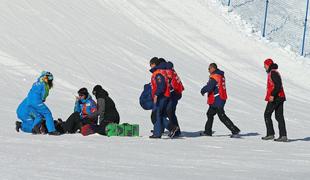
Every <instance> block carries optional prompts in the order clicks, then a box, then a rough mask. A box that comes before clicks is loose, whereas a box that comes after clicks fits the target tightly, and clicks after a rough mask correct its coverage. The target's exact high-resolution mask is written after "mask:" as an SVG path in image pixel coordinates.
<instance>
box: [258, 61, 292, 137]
mask: <svg viewBox="0 0 310 180" xmlns="http://www.w3.org/2000/svg"><path fill="white" fill-rule="evenodd" d="M264 68H265V70H266V72H267V73H268V77H267V93H266V97H265V100H266V101H267V102H268V103H267V106H266V110H265V113H264V118H265V124H266V128H267V135H266V136H265V137H262V140H272V139H274V138H275V137H274V135H275V132H274V129H273V124H272V119H271V116H272V113H273V112H274V111H275V116H276V120H277V121H278V124H279V134H280V135H279V138H278V139H275V141H280V142H286V141H288V139H287V133H286V127H285V120H284V115H283V105H284V101H285V100H286V98H285V93H284V88H283V84H282V79H281V75H280V73H279V72H278V65H277V64H275V63H274V62H273V60H272V59H266V60H265V61H264Z"/></svg>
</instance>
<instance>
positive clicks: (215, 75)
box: [201, 63, 240, 137]
mask: <svg viewBox="0 0 310 180" xmlns="http://www.w3.org/2000/svg"><path fill="white" fill-rule="evenodd" d="M208 70H209V73H210V78H209V81H208V83H207V85H206V86H204V87H203V88H202V89H201V95H203V96H204V95H205V94H206V93H208V104H209V110H208V112H207V117H208V120H207V122H206V125H205V131H204V132H203V135H206V136H212V125H213V120H214V116H215V115H216V114H217V115H218V117H219V119H220V120H221V122H222V123H223V124H224V125H225V126H226V127H227V128H228V129H229V130H230V131H231V132H232V135H231V137H236V136H238V134H239V132H240V130H239V128H238V127H237V126H235V125H234V124H233V122H232V121H231V120H230V119H229V118H228V117H227V116H226V114H225V111H224V106H225V103H226V100H227V92H226V85H225V76H224V72H223V71H221V70H219V69H218V68H217V65H216V64H215V63H211V64H210V65H209V69H208Z"/></svg>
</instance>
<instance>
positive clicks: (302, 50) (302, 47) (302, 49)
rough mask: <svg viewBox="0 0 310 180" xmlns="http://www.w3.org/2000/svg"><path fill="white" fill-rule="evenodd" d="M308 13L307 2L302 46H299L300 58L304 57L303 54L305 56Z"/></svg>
mask: <svg viewBox="0 0 310 180" xmlns="http://www.w3.org/2000/svg"><path fill="white" fill-rule="evenodd" d="M308 11H309V0H307V9H306V17H305V27H304V36H303V38H302V45H301V56H304V54H305V40H306V33H307V21H308Z"/></svg>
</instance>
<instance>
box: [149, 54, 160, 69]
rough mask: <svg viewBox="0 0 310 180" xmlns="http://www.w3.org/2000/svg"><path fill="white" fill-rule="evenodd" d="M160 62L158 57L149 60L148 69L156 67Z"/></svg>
mask: <svg viewBox="0 0 310 180" xmlns="http://www.w3.org/2000/svg"><path fill="white" fill-rule="evenodd" d="M160 62H161V61H160V60H159V58H158V57H153V58H152V59H151V60H150V67H151V68H154V67H156V66H158V65H159V64H160Z"/></svg>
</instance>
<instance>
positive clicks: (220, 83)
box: [208, 74, 227, 105]
mask: <svg viewBox="0 0 310 180" xmlns="http://www.w3.org/2000/svg"><path fill="white" fill-rule="evenodd" d="M210 78H212V79H214V80H215V81H216V83H217V85H216V87H217V88H218V93H217V94H214V91H212V92H209V93H208V104H210V105H212V104H214V102H215V97H216V96H220V98H221V99H222V100H224V101H225V100H227V92H226V85H225V77H224V75H220V74H211V75H210Z"/></svg>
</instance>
